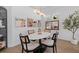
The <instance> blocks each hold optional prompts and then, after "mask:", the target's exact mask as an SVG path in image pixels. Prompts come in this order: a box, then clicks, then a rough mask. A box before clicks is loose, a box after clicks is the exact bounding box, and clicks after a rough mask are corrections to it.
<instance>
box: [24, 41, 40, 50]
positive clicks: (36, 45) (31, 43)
mask: <svg viewBox="0 0 79 59" xmlns="http://www.w3.org/2000/svg"><path fill="white" fill-rule="evenodd" d="M38 46H39V43H35V42H30V43H28V44H27V47H28V50H34V49H35V48H37V47H38ZM24 48H25V49H26V46H25V45H24Z"/></svg>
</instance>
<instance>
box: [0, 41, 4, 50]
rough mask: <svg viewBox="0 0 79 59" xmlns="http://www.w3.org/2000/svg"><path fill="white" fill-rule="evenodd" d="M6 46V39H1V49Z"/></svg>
mask: <svg viewBox="0 0 79 59" xmlns="http://www.w3.org/2000/svg"><path fill="white" fill-rule="evenodd" d="M4 47H5V41H0V49H2V48H4Z"/></svg>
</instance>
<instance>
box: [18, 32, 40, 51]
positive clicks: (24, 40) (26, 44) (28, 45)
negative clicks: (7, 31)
mask: <svg viewBox="0 0 79 59" xmlns="http://www.w3.org/2000/svg"><path fill="white" fill-rule="evenodd" d="M19 36H20V41H21V46H22V53H23V52H24V51H25V52H27V53H28V52H34V51H35V50H36V49H37V48H38V47H39V43H35V42H32V41H30V40H29V36H28V35H24V36H23V35H22V34H21V33H20V34H19Z"/></svg>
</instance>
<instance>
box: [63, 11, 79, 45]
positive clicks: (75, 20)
mask: <svg viewBox="0 0 79 59" xmlns="http://www.w3.org/2000/svg"><path fill="white" fill-rule="evenodd" d="M63 24H64V29H67V30H69V31H71V32H72V34H73V35H72V39H73V40H72V41H71V43H73V44H77V43H78V40H76V39H75V33H76V31H77V29H78V28H79V11H75V12H74V13H73V14H71V15H70V16H69V17H68V18H66V19H65V21H64V23H63Z"/></svg>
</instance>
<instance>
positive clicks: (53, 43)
mask: <svg viewBox="0 0 79 59" xmlns="http://www.w3.org/2000/svg"><path fill="white" fill-rule="evenodd" d="M57 37H58V33H54V34H53V35H52V38H51V39H47V40H44V41H42V45H44V46H46V47H52V48H53V53H54V52H57V45H56V43H57Z"/></svg>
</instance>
